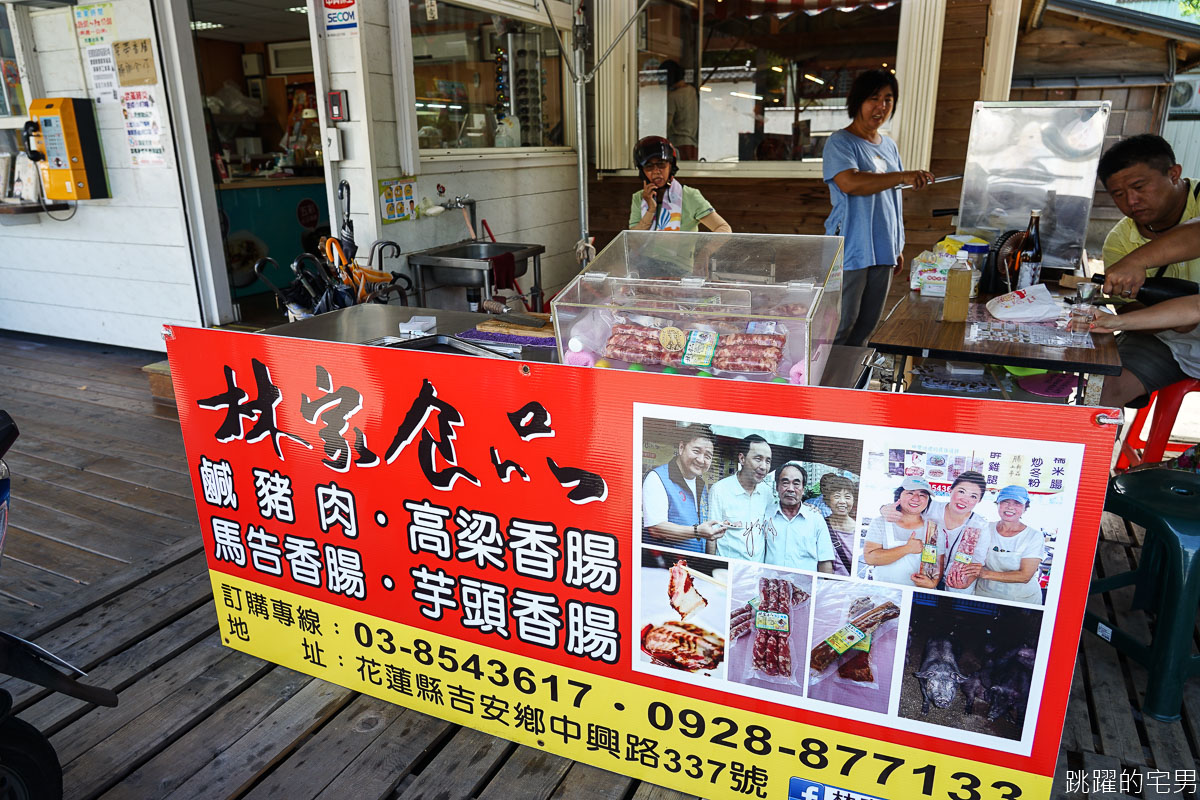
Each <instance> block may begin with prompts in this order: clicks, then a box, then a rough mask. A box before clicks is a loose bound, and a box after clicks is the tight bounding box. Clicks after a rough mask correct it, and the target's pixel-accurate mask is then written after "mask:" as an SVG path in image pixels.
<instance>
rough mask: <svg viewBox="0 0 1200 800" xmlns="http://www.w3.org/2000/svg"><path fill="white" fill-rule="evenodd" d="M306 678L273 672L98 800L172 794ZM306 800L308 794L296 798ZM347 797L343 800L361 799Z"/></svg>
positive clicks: (279, 669) (280, 669)
mask: <svg viewBox="0 0 1200 800" xmlns="http://www.w3.org/2000/svg"><path fill="white" fill-rule="evenodd" d="M312 680H313V679H312V678H310V677H309V676H307V675H302V674H301V673H299V672H294V671H293V670H290V669H285V668H284V667H276V668H275V669H273V670H271V671H270V672H268V673H267V674H266V675H264V676H263V677H262V679H261V680H258V681H256V682H255V683H254V684H252V685H251V686H249V687H248V688H247V689H246V690H245V691H244V692H242V693H241V694H239V695H238V696H237V697H234V698H232V699H231V700H230V701H229V702H228V703H225V704H224V705H222V706H221V707H220V708H219V709H217V710H216V711H215V712H214V713H213V714H212V716H210V717H208V718H206V719H205V720H204V721H203V722H201V723H200V724H198V725H197V726H196V727H194V728H192V729H191V730H190V731H188V732H187V733H186V734H184V735H183V736H181V737H180V738H179V739H177V740H176V741H175V742H174V743H172V744H171V746H170V747H167V748H166V749H164V750H162V751H161V752H159V753H158V754H157V755H155V756H154V757H153V758H151V759H150V760H149V761H147V762H145V763H144V764H142V765H141V766H139V767H138V768H137V769H135V770H134V771H133V772H131V773H129V774H128V775H126V776H124V777H123V778H122V779H121V780H120V781H119V782H118V783H117V784H116V785H114V786H113V787H112V788H111V789H109V790H108V791H107V792H105V793H104V794H103V795H101V798H102V800H144V798H147V797H162V796H163V795H165V794H167V793H168V792H172V791H174V790H175V789H176V788H178V787H179V785H180V784H182V783H183V782H184V781H186V780H187V779H188V778H190V777H191V776H193V775H195V774H196V773H197V772H198V771H199V770H201V769H203V768H204V766H205V765H206V764H208V763H210V762H212V761H214V760H216V759H217V758H218V757H219V756H220V755H221V754H222V753H224V752H225V751H226V750H227V749H229V747H230V746H232V745H233V744H234V743H236V742H237V741H238V740H240V739H241V738H242V737H243V736H244V735H245V732H246V731H248V730H251V729H252V728H254V727H256V726H257V725H259V724H261V723H262V721H263V720H265V719H266V718H267V717H269V716H270V715H271V714H272V713H274V712H275V710H276V709H278V708H279V707H280V706H281V705H283V704H284V703H285V702H286V701H287V700H288V698H290V697H292V696H294V695H295V694H297V693H298V692H299V691H300V690H301V689H302V688H303V687H304V686H306V685H307V684H309V683H311V682H312ZM299 796H302V797H308V796H309V795H308V794H303V795H299ZM365 797H366V796H365V795H358V794H356V793H353V792H351V793H348V794H344V795H342V798H341V800H346V799H347V798H354V800H359V798H365Z"/></svg>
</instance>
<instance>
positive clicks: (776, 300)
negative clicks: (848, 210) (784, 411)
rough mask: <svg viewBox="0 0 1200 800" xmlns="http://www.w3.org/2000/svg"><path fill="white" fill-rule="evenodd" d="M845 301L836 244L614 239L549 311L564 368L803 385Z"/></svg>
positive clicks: (707, 237)
mask: <svg viewBox="0 0 1200 800" xmlns="http://www.w3.org/2000/svg"><path fill="white" fill-rule="evenodd" d="M841 295H842V239H841V237H840V236H780V235H774V234H736V233H735V234H716V233H681V232H666V231H653V232H652V231H622V232H621V233H620V234H619V235H618V236H617V238H616V239H614V240H613V241H612V242H611V243H610V244H609V245H608V246H607V247H605V248H604V249H603V250H602V251H601V252H600V254H599V255H597V256H596V259H595V261H593V262H592V263H591V264H590V265H589V266H588V268H587V270H586V271H584V272H581V273H580V274H579V275H577V276H575V278H574V279H573V280H572V281H571V282H570V283H569V284H568V285H567V287H566V288H565V289H563V290H562V291H561V292H559V293H558V295H557V296H556V297H555V299H554V301H553V302H552V303H551V308H552V311H553V316H554V325H555V329H556V334H557V338H558V347H559V356H560V358H561V360H562V362H563V363H565V364H576V365H583V366H598V367H609V368H613V369H630V370H650V371H655V372H666V373H678V374H684V375H701V376H716V377H723V378H732V379H736V380H755V381H775V382H780V383H794V384H801V385H811V384H816V383H818V382H819V381H820V378H821V373H822V371H823V370H824V368H825V362H826V361H827V360H828V358H829V349H830V347H831V346H832V343H833V337H834V334H835V333H836V332H837V325H838V313H839V309H840V304H841Z"/></svg>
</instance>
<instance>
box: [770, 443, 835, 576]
mask: <svg viewBox="0 0 1200 800" xmlns="http://www.w3.org/2000/svg"><path fill="white" fill-rule="evenodd" d="M807 485H808V473H806V472H805V471H804V467H802V466H800V465H799V464H798V463H796V462H795V461H789V462H788V463H786V464H784V465H783V466H782V467H780V468H779V471H778V472H777V473H775V491H776V492H777V493H778V494H779V501H778V502H777V503H775V507H774V508H773V509H771V510H770V511H768V516H767V526H766V527H767V556H766V561H767V563H768V564H775V565H777V566H780V567H790V568H792V569H807V570H817V571H818V572H833V558H834V553H833V540H832V539H830V538H829V526H828V525H826V524H825V519H824V518H823V517H822V516H821V514H820V512H818V511H814V510H813V509H812V508H809V507H808V506H806V505H804V504H803V503H802V502H800V500H801V498H803V497H804V488H805V487H806V486H807Z"/></svg>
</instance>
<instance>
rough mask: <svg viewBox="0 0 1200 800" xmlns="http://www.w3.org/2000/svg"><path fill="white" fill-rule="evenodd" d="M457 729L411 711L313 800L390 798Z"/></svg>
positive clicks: (393, 724)
mask: <svg viewBox="0 0 1200 800" xmlns="http://www.w3.org/2000/svg"><path fill="white" fill-rule="evenodd" d="M457 731H458V726H457V725H453V724H452V723H449V722H446V721H445V720H442V719H438V718H437V717H431V716H429V715H427V714H422V713H420V712H418V711H413V710H412V709H401V711H400V713H399V715H398V716H397V717H396V718H395V719H394V720H393V721H392V722H391V724H389V725H388V726H386V727H385V728H384V729H383V730H381V731H380V733H379V735H378V736H377V737H375V739H374V741H373V742H371V744H370V745H369V746H368V747H366V748H365V749H363V751H362V752H361V753H360V754H359V755H358V757H357V758H355V759H354V760H353V761H351V762H350V763H349V765H347V766H346V767H345V768H344V769H343V770H342V771H341V772H340V773H338V775H337V777H335V778H334V779H333V781H332V782H331V783H330V784H329V785H328V786H326V787H325V788H324V790H323V791H321V793H320V794H318V795H316V797H315V798H314V800H346V798H348V797H353V798H355V799H356V800H357V799H358V798H363V800H369V798H375V797H391V796H392V792H393V791H394V790H395V789H396V787H397V786H398V785H399V784H400V782H401V781H402V780H404V779H405V778H406V777H408V776H409V774H410V772H411V771H412V769H413V768H414V766H416V765H419V764H420V763H421V762H423V761H424V760H426V759H427V758H428V757H429V756H430V754H431V753H433V752H435V751H437V750H439V749H440V748H441V747H442V745H443V744H444V743H445V742H447V741H448V740H449V739H450V737H451V736H453V734H455V733H456V732H457Z"/></svg>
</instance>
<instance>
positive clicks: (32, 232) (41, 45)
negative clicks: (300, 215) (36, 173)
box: [0, 0, 201, 351]
mask: <svg viewBox="0 0 1200 800" xmlns="http://www.w3.org/2000/svg"><path fill="white" fill-rule="evenodd" d="M113 15H114V18H115V23H116V37H115V38H116V39H117V40H127V39H141V38H149V39H151V40H152V41H154V46H155V55H156V60H157V55H158V43H157V39H156V36H155V31H154V27H153V23H152V20H151V13H150V4H149V0H113ZM32 23H33V33H34V42H32V43H27V45H28V44H32V45H33V47H31V48H30V50H33V48H34V47H35V48H36V58H37V61H38V66H39V68H40V70H41V73H42V81H43V85H44V91H45V96H47V97H87V88H86V84H85V82H84V72H83V63H82V59H81V58H80V46H79V43H78V39H77V38H76V36H75V27H74V20H73V15H72V11H71V9H70V8H64V9H54V10H46V11H35V12H33V14H32ZM157 68H158V74H159V79H160V83H159V84H158V85H156V86H154V87H152V88H153V89H154V90H155V92H156V98H157V102H158V106H159V125H160V128H161V130H162V135H163V141H164V143H165V144H166V158H165V163H164V164H163V165H162V166H155V167H140V168H134V167H132V166H131V161H130V155H129V148H128V145H127V143H126V139H125V128H124V121H123V118H122V115H121V107H120V105H119V104H118V103H115V102H109V103H103V104H101V105H99V106H96V113H97V122H98V124H99V127H100V135H101V140H102V144H103V148H104V158H105V166H106V169H107V172H108V181H109V186H110V189H111V193H112V199H111V200H87V201H83V202H81V203H80V204H79V208H78V210H77V212H76V214H75V216H74V217H73V218H72V219H70V220H69V221H66V222H56V221H53V220H50V219H49V218H48V217H47V215H46V214H29V215H23V216H16V217H14V216H7V217H0V222H5V223H8V224H3V225H0V328H3V329H7V330H16V331H24V332H28V333H37V334H44V335H47V336H59V337H63V338H67V339H78V340H83V341H93V342H102V343H106V344H115V345H122V346H127V347H138V348H144V349H147V350H160V351H162V350H165V346H164V344H163V342H162V339H161V336H160V334H159V331H160V329H161V327H162V325H163V323H172V324H182V325H198V324H200V323H201V320H200V312H199V301H198V300H197V292H196V280H195V276H194V273H193V266H192V256H191V250H190V247H189V242H188V235H187V226H186V223H185V219H184V211H183V201H182V199H181V195H180V188H179V177H178V174H177V171H176V164H175V153H174V150H173V148H172V147H171V138H172V131H171V120H170V117H169V115H168V114H167V109H166V98H165V95H164V94H163V91H162V83H161V80H162V65H161V62H158V64H157ZM66 213H67V212H56V214H55V216H59V217H62V216H65V215H66Z"/></svg>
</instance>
